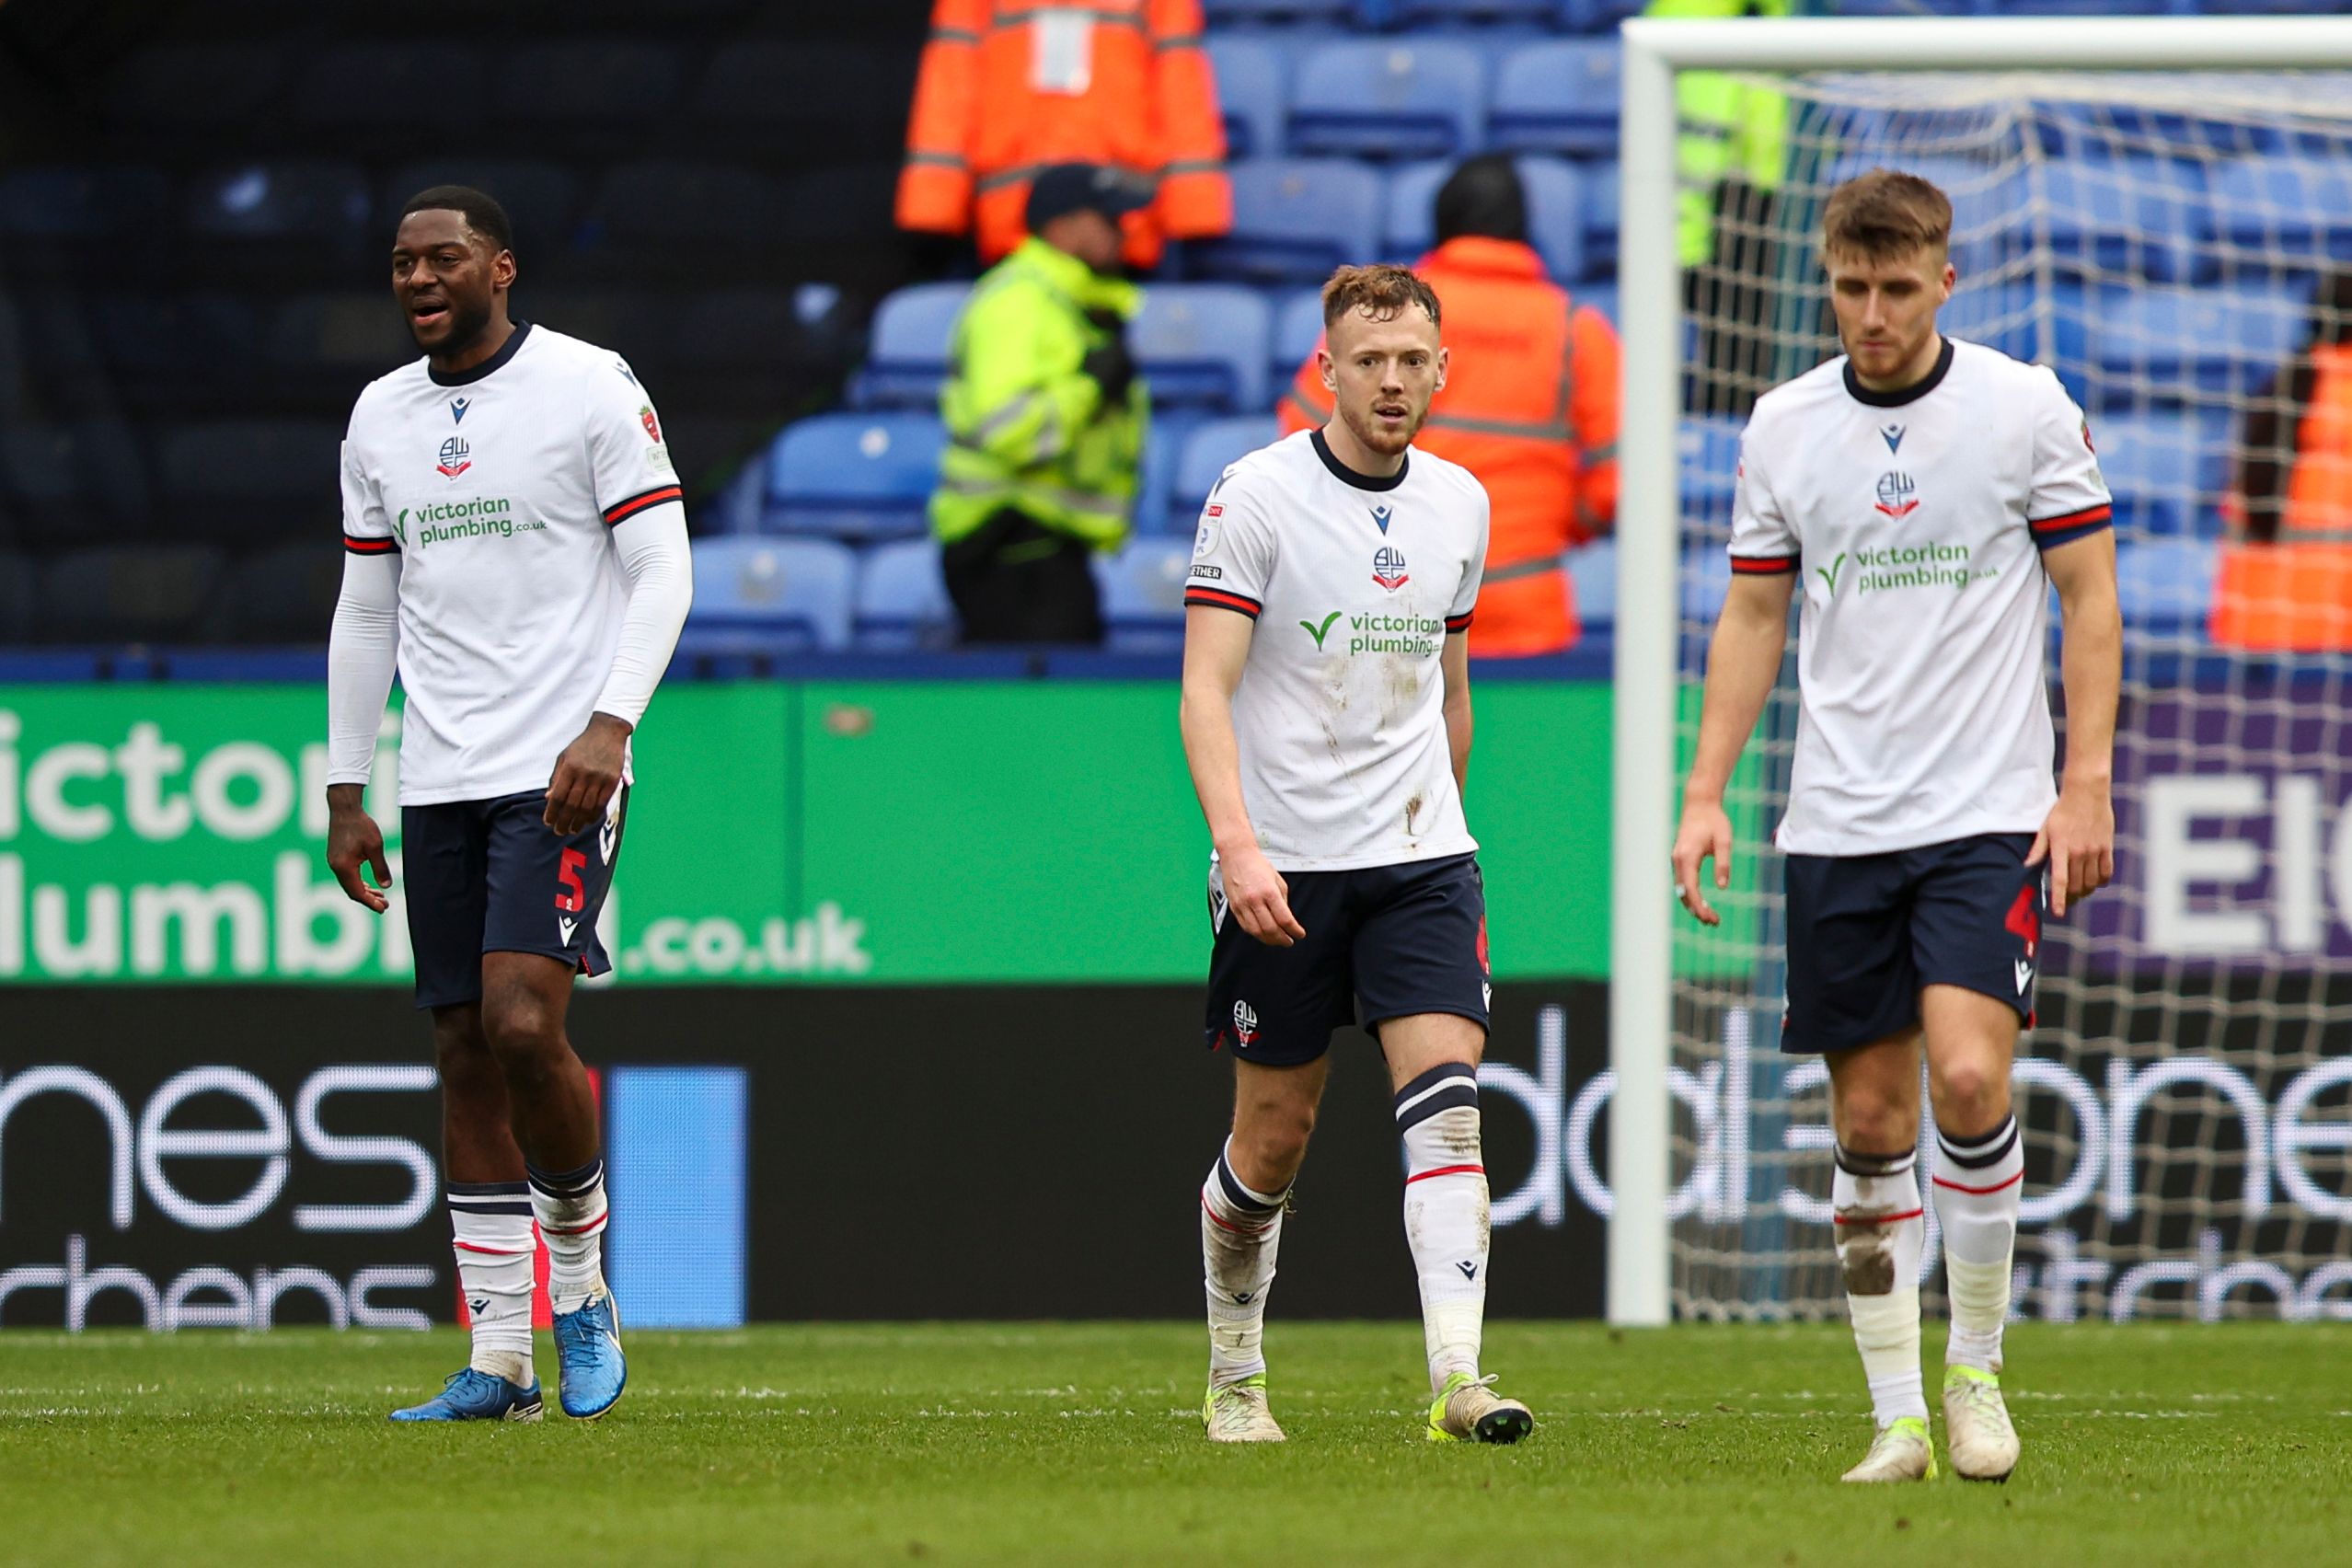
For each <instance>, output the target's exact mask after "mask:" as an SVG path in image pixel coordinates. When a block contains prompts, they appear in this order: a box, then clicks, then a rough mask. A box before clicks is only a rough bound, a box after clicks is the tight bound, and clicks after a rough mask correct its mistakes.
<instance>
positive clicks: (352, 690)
mask: <svg viewBox="0 0 2352 1568" xmlns="http://www.w3.org/2000/svg"><path fill="white" fill-rule="evenodd" d="M399 651H400V558H399V557H398V555H381V556H359V555H354V556H347V557H345V558H344V560H343V591H342V594H341V596H340V598H338V599H337V600H336V602H335V620H334V625H333V627H332V628H331V629H330V630H329V632H328V637H327V782H328V786H329V792H330V793H331V792H332V790H333V789H334V787H335V786H337V785H342V784H352V785H364V784H366V783H367V781H368V778H369V777H370V775H372V774H373V773H374V772H375V735H376V732H377V731H378V730H379V729H380V728H382V726H383V723H384V704H385V700H386V698H389V697H390V696H391V695H392V676H393V674H394V672H395V671H396V670H397V669H398V665H399Z"/></svg>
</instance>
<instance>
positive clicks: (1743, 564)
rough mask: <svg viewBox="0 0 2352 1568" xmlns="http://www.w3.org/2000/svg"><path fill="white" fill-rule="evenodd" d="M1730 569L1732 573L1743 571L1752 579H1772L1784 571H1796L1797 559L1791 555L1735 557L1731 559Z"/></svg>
mask: <svg viewBox="0 0 2352 1568" xmlns="http://www.w3.org/2000/svg"><path fill="white" fill-rule="evenodd" d="M1731 569H1732V570H1733V571H1744V572H1746V573H1747V574H1748V575H1750V576H1752V577H1772V576H1777V575H1779V574H1780V573H1781V572H1784V571H1795V570H1796V569H1797V558H1796V557H1795V556H1793V555H1791V556H1737V555H1735V556H1734V557H1732V558H1731Z"/></svg>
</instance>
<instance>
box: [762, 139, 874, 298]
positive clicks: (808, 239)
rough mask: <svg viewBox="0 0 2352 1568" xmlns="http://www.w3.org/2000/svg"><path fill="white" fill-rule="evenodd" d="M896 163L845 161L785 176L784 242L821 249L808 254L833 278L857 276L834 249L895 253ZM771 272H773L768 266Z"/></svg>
mask: <svg viewBox="0 0 2352 1568" xmlns="http://www.w3.org/2000/svg"><path fill="white" fill-rule="evenodd" d="M897 190H898V165H897V164H895V163H868V164H844V165H836V166H835V167H829V168H816V169H803V170H801V172H799V173H797V174H790V175H787V176H785V177H784V179H783V181H782V183H781V185H780V186H779V188H778V194H779V199H780V200H781V202H783V206H782V209H781V211H780V212H779V213H778V228H779V230H780V231H781V232H782V234H783V235H784V236H785V238H787V239H788V240H794V241H799V242H801V244H803V245H810V244H813V245H815V246H818V247H821V249H818V250H815V251H813V252H810V253H809V254H811V255H812V256H813V257H814V258H815V259H820V260H822V261H823V262H824V263H825V265H826V268H827V270H828V271H831V272H833V274H834V275H836V276H840V277H852V276H855V275H857V269H856V267H855V266H854V265H847V264H845V262H844V260H843V258H842V254H841V252H840V251H839V250H838V249H836V247H852V246H855V247H860V248H863V249H865V250H866V251H869V252H873V253H875V254H878V255H884V256H894V255H895V248H896V246H897V244H898V238H897V235H896V230H897V216H896V213H895V208H894V202H895V199H896V192H897ZM771 272H772V270H771Z"/></svg>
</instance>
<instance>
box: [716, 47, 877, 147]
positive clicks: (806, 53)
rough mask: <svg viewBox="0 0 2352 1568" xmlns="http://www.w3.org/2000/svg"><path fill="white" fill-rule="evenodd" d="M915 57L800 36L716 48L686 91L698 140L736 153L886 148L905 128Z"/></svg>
mask: <svg viewBox="0 0 2352 1568" xmlns="http://www.w3.org/2000/svg"><path fill="white" fill-rule="evenodd" d="M915 65H916V53H915V52H914V51H913V50H911V49H905V48H875V47H872V46H869V45H864V44H857V43H831V42H827V41H825V40H822V39H811V38H805V37H799V36H795V37H790V38H758V39H745V40H739V41H734V42H730V43H727V44H724V45H722V46H721V48H720V49H719V50H718V51H717V52H715V53H713V54H712V56H711V58H710V63H709V66H708V67H707V68H706V69H705V70H704V71H703V74H702V76H701V78H700V79H699V80H698V81H697V82H696V83H695V85H694V86H693V87H692V88H690V89H689V90H688V91H687V93H686V115H687V117H688V119H689V120H690V121H692V122H693V123H694V124H695V125H697V126H698V127H699V128H700V130H701V136H702V137H703V138H705V139H709V140H710V141H712V142H714V143H716V144H723V145H725V146H727V147H728V148H730V149H731V150H732V151H733V152H734V153H735V154H737V155H739V156H740V155H743V154H746V153H748V154H755V155H760V156H778V157H784V158H790V159H796V160H797V159H801V158H805V157H806V156H808V150H809V148H810V147H812V146H814V145H827V144H830V145H843V144H847V145H852V146H857V145H875V144H884V145H886V144H890V143H892V142H894V141H895V139H896V137H897V136H898V134H899V133H903V132H904V131H905V121H906V101H907V98H908V97H909V96H910V95H911V94H912V92H913V90H914V81H913V73H914V70H915Z"/></svg>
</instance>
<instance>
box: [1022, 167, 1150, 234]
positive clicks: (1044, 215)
mask: <svg viewBox="0 0 2352 1568" xmlns="http://www.w3.org/2000/svg"><path fill="white" fill-rule="evenodd" d="M1150 205H1151V182H1150V181H1148V180H1147V179H1143V178H1142V177H1141V176H1138V175H1132V174H1127V173H1124V171H1122V170H1119V169H1115V168H1107V167H1103V166H1102V165H1101V164H1082V163H1068V164H1054V165H1052V166H1050V167H1045V168H1042V169H1039V170H1038V171H1037V178H1036V179H1033V180H1032V181H1030V184H1029V209H1028V212H1027V213H1026V214H1025V217H1026V221H1027V222H1028V225H1029V232H1030V233H1032V234H1035V233H1036V232H1037V231H1038V230H1039V229H1042V228H1043V227H1044V226H1045V225H1047V224H1050V223H1052V222H1053V221H1054V220H1055V218H1059V217H1065V216H1067V215H1068V214H1069V213H1101V214H1102V215H1103V216H1104V217H1106V218H1109V219H1110V220H1111V221H1112V222H1113V223H1116V222H1118V221H1119V219H1120V218H1121V217H1123V216H1124V215H1125V214H1126V213H1134V212H1139V211H1141V210H1142V209H1143V208H1146V207H1148V206H1150Z"/></svg>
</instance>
